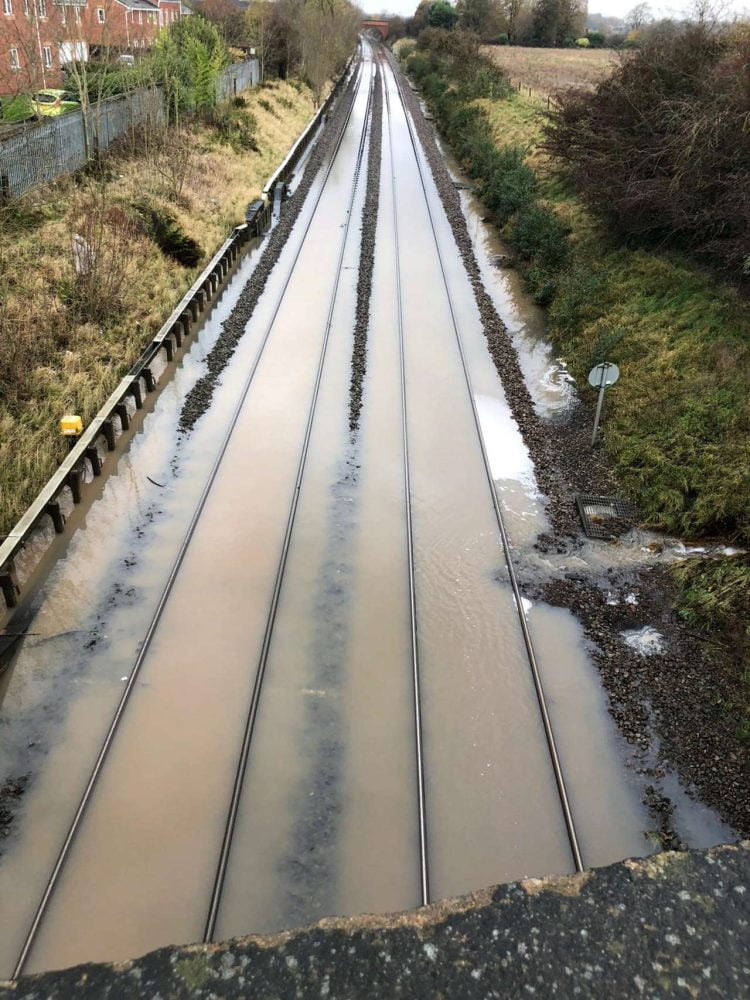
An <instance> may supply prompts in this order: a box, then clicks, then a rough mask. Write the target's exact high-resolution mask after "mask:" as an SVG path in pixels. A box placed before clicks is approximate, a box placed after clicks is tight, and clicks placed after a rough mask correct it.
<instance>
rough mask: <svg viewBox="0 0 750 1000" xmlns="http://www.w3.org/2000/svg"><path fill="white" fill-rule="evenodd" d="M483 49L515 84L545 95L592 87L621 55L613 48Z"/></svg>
mask: <svg viewBox="0 0 750 1000" xmlns="http://www.w3.org/2000/svg"><path fill="white" fill-rule="evenodd" d="M482 52H483V53H484V54H485V55H487V56H489V57H490V59H492V60H493V62H495V63H496V64H497V65H498V66H501V67H502V68H503V69H504V70H505V71H506V72H507V74H508V76H509V77H510V79H511V81H512V82H513V84H514V85H516V86H518V84H519V83H520V84H521V85H522V86H523V88H524V91H526V89H527V88H529V89H531V91H532V92H533V93H535V94H537V95H539V96H544V97H546V96H547V95H549V94H555V93H557V91H558V90H566V89H567V88H568V87H585V88H591V87H594V86H595V85H596V84H597V83H598V82H599V80H601V79H602V78H603V77H605V76H607V74H608V73H609V71H610V69H611V68H612V67H613V66H614V65H615V64H616V63H617V61H618V60H619V58H620V56H619V54H618V53H617V52H615V51H613V50H612V49H536V48H526V47H524V46H521V45H485V46H483V47H482Z"/></svg>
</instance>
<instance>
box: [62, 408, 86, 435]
mask: <svg viewBox="0 0 750 1000" xmlns="http://www.w3.org/2000/svg"><path fill="white" fill-rule="evenodd" d="M60 433H61V434H62V436H63V437H80V436H81V434H83V421H82V420H81V418H80V417H77V416H75V415H74V414H71V413H68V414H66V416H64V417H63V418H62V419H61V420H60Z"/></svg>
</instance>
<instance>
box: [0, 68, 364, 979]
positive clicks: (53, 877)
mask: <svg viewBox="0 0 750 1000" xmlns="http://www.w3.org/2000/svg"><path fill="white" fill-rule="evenodd" d="M361 77H362V67H361V64H360V67H359V77H358V79H357V82H356V83H355V85H354V86H355V88H356V90H358V89H359V86H360V85H361ZM355 99H356V92H355V94H354V95H353V97H352V101H351V105H350V107H349V109H348V112H347V115H346V117H345V120H344V123H343V125H342V128H341V133H340V135H339V136H338V137H337V140H336V144H335V146H334V148H333V151H332V153H331V157H330V160H329V163H328V166H327V168H326V172H325V175H324V177H323V183H322V184H321V186H320V190H319V191H318V194H317V196H316V198H315V202H314V204H313V207H312V211H311V213H310V217H309V219H308V221H307V224H306V226H305V229H304V231H303V234H302V239H301V240H300V243H299V246H298V247H297V250H296V251H295V255H294V257H293V259H292V262H291V265H290V267H289V271H288V273H287V276H286V278H285V280H284V284H283V286H282V288H281V291H280V293H279V296H278V299H277V301H276V303H275V305H274V309H273V313H272V315H271V318H270V319H269V321H268V324H267V326H266V329H265V331H264V333H263V336H262V338H261V341H260V344H259V346H258V350H257V352H256V355H255V358H254V359H253V363H252V366H251V368H250V371H249V372H248V375H247V378H246V379H245V382H244V384H243V387H242V392H241V394H240V398H239V401H238V402H237V405H236V406H235V409H234V411H233V413H232V416H231V418H230V422H229V426H228V428H227V431H226V433H225V435H224V437H223V439H222V442H221V445H220V447H219V451H218V453H217V456H216V459H215V461H214V463H213V465H212V467H211V471H210V473H209V476H208V479H207V480H206V483H205V486H204V487H203V490H202V492H201V495H200V498H199V500H198V503H197V505H196V507H195V510H194V512H193V515H192V517H191V519H190V523H189V525H188V528H187V531H186V533H185V536H184V538H183V540H182V543H181V545H180V548H179V550H178V553H177V557H176V558H175V561H174V563H173V565H172V568H171V570H170V573H169V577H168V578H167V582H166V584H165V586H164V589H163V590H162V593H161V596H160V598H159V601H158V604H157V606H156V610H155V611H154V614H153V617H152V618H151V621H150V623H149V626H148V628H147V630H146V634H145V636H144V639H143V641H142V643H141V647H140V650H139V652H138V656H137V658H136V660H135V663H134V665H133V669H132V671H131V674H130V677H129V678H128V682H127V684H126V685H125V688H124V690H123V693H122V696H121V698H120V701H119V703H118V705H117V708H116V710H115V713H114V716H113V718H112V722H111V723H110V726H109V729H108V730H107V733H106V735H105V737H104V741H103V743H102V746H101V748H100V750H99V754H98V755H97V758H96V762H95V764H94V767H93V769H92V771H91V774H90V776H89V780H88V782H87V784H86V787H85V789H84V792H83V795H82V796H81V799H80V801H79V803H78V807H77V809H76V812H75V814H74V816H73V820H72V822H71V824H70V827H69V829H68V832H67V835H66V837H65V840H64V841H63V845H62V847H61V849H60V852H59V854H58V856H57V859H56V861H55V864H54V867H53V869H52V872H51V874H50V877H49V879H48V881H47V885H46V887H45V889H44V893H43V894H42V898H41V900H40V902H39V905H38V907H37V909H36V912H35V914H34V918H33V920H32V922H31V925H30V927H29V930H28V931H27V933H26V937H25V939H24V943H23V946H22V948H21V951H20V953H19V957H18V961H17V962H16V965H15V968H14V970H13V973H12V977H11V978H12V979H13V980H16V979H18V977H19V976H20V975H21V974H22V972H23V969H24V966H25V965H26V961H27V959H28V957H29V953H30V951H31V949H32V947H33V944H34V941H35V939H36V936H37V934H38V932H39V928H40V926H41V924H42V921H43V919H44V915H45V913H46V910H47V907H48V905H49V902H50V899H51V898H52V895H53V893H54V890H55V887H56V886H57V882H58V880H59V877H60V874H61V872H62V870H63V867H64V865H65V862H66V860H67V858H68V854H69V853H70V849H71V847H72V845H73V842H74V840H75V838H76V835H77V833H78V830H79V828H80V824H81V821H82V819H83V816H84V813H85V812H86V809H87V807H88V804H89V802H90V800H91V797H92V795H93V793H94V790H95V787H96V784H97V782H98V780H99V776H100V774H101V772H102V769H103V767H104V763H105V760H106V757H107V754H108V753H109V749H110V747H111V745H112V743H113V741H114V738H115V735H116V732H117V729H118V727H119V724H120V721H121V719H122V717H123V715H124V713H125V709H126V707H127V704H128V702H129V700H130V695H131V693H132V691H133V688H134V687H135V683H136V681H137V679H138V676H139V674H140V670H141V667H142V665H143V663H144V661H145V659H146V654H147V653H148V650H149V648H150V646H151V642H152V640H153V637H154V635H155V633H156V630H157V627H158V625H159V622H160V620H161V617H162V615H163V612H164V609H165V607H166V605H167V602H168V600H169V597H170V594H171V592H172V588H173V586H174V582H175V580H176V578H177V575H178V573H179V571H180V568H181V566H182V563H183V561H184V558H185V554H186V553H187V550H188V548H189V546H190V542H191V540H192V538H193V535H194V534H195V529H196V527H197V525H198V521H199V519H200V517H201V514H202V513H203V509H204V507H205V505H206V501H207V500H208V496H209V493H210V492H211V488H212V487H213V484H214V481H215V479H216V476H217V474H218V471H219V467H220V465H221V462H222V459H223V458H224V454H225V453H226V450H227V447H228V446H229V441H230V439H231V437H232V434H233V432H234V428H235V425H236V423H237V420H238V419H239V415H240V412H241V411H242V408H243V406H244V403H245V400H246V398H247V395H248V392H249V390H250V386H251V384H252V382H253V379H254V377H255V373H256V371H257V369H258V365H259V364H260V360H261V357H262V355H263V352H264V350H265V347H266V344H267V343H268V339H269V336H270V334H271V330H272V329H273V326H274V324H275V321H276V317H277V315H278V312H279V310H280V308H281V304H282V301H283V299H284V295H285V293H286V290H287V288H288V286H289V283H290V281H291V279H292V275H293V274H294V270H295V268H296V265H297V261H298V260H299V257H300V254H301V253H302V248H303V246H304V245H305V242H306V240H307V236H308V234H309V232H310V229H311V227H312V222H313V219H314V218H315V213H316V211H317V208H318V205H319V204H320V200H321V198H322V196H323V192H324V191H325V189H326V186H327V183H328V179H329V177H330V175H331V172H332V170H333V166H334V163H335V161H336V158H337V155H338V152H339V149H340V148H341V144H342V142H343V139H344V135H345V133H346V130H347V126H348V124H349V120H350V118H351V115H352V111H353V109H354V102H355Z"/></svg>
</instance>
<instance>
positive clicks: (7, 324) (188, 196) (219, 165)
mask: <svg viewBox="0 0 750 1000" xmlns="http://www.w3.org/2000/svg"><path fill="white" fill-rule="evenodd" d="M245 97H246V99H247V102H248V107H249V110H250V111H252V113H253V114H254V115H255V116H256V118H257V121H258V132H257V140H258V145H259V151H258V152H253V153H251V152H245V153H237V152H234V151H233V150H232V149H230V148H229V147H227V146H221V145H218V144H217V143H216V142H215V140H214V139H213V137H212V135H211V133H209V132H208V131H206V130H203V129H200V130H197V131H196V132H195V134H194V136H193V143H194V151H193V154H192V158H191V159H192V162H191V169H190V170H189V172H188V176H187V178H186V180H185V183H184V187H183V190H182V192H181V196H180V199H179V201H178V202H177V203H175V202H172V201H169V200H168V199H167V198H166V197H165V190H164V179H163V177H162V176H160V174H159V171H158V169H157V168H156V166H155V165H154V163H153V162H149V161H148V160H147V159H146V158H138V157H132V156H126V155H123V156H121V157H117V156H113V157H111V158H110V159H109V160H108V162H107V167H108V177H107V179H106V181H104V182H102V181H100V180H96V179H84V180H81V181H78V182H76V181H74V180H73V179H71V178H67V179H64V180H61V181H60V182H58V183H57V184H55V185H53V186H50V187H49V188H46V189H43V190H39V191H36V192H33V193H32V194H30V195H28V196H27V197H26V198H25V199H24V200H23V202H22V203H21V204H16V205H15V206H13V209H12V211H6V212H5V214H4V215H3V216H0V535H2V534H4V533H6V532H7V531H8V530H9V528H10V527H11V526H12V524H13V523H14V522H15V521H16V520H17V518H18V517H19V516H20V515H21V513H22V512H23V510H24V509H25V507H26V506H27V505H28V504H29V503H30V502H31V500H32V499H33V497H34V496H35V495H36V493H37V492H38V490H39V489H40V487H41V486H42V484H43V483H44V482H45V480H46V479H47V478H48V477H49V476H50V475H51V474H52V472H53V471H54V469H55V468H56V467H57V465H58V464H59V462H60V461H61V459H62V458H63V457H64V448H63V446H62V442H61V441H60V440H59V437H58V434H57V422H58V420H59V418H60V416H61V415H62V414H63V413H66V412H74V413H79V414H80V415H81V416H82V417H83V419H84V422H86V421H87V420H89V419H90V418H91V417H92V416H93V415H94V414H95V413H96V411H97V410H98V408H99V406H101V404H102V403H103V402H104V400H105V399H106V398H107V396H108V395H109V393H110V392H111V391H112V389H113V388H114V386H115V385H116V384H117V381H118V380H119V379H120V378H121V377H122V375H123V374H124V373H125V372H126V371H127V370H128V368H129V367H130V366H131V365H132V363H133V362H134V360H135V359H136V357H137V356H138V354H139V353H140V351H141V350H142V349H143V347H144V346H145V344H146V343H147V342H148V340H149V339H150V338H151V337H152V336H153V335H154V333H156V331H157V330H158V329H159V327H160V326H161V324H162V323H163V322H164V320H165V319H166V317H167V316H168V315H169V313H170V311H171V310H172V308H173V307H174V304H175V302H176V301H177V300H178V298H179V297H180V295H182V294H183V293H184V291H185V290H186V289H187V288H188V287H189V286H190V284H191V283H192V281H193V280H194V275H195V271H194V270H188V269H186V268H183V267H181V266H180V265H179V264H177V263H175V262H174V261H172V260H170V259H168V258H166V257H164V256H163V255H162V253H161V252H160V251H159V250H158V248H157V247H156V245H155V244H154V243H152V242H151V240H149V239H148V238H147V237H146V236H145V235H140V236H135V237H134V240H135V243H136V246H135V249H136V253H135V255H134V260H133V262H132V265H128V266H129V267H130V268H131V270H130V273H129V280H128V281H127V282H125V283H124V295H123V301H122V302H121V303H120V304H119V308H118V309H117V310H115V311H114V312H112V313H111V314H110V315H109V317H108V318H105V319H100V320H99V321H97V322H94V321H92V320H91V319H89V320H88V321H83V320H81V319H80V318H78V317H77V310H76V308H75V287H76V282H75V275H74V270H73V261H72V253H71V247H70V238H71V232H72V231H73V230H74V229H75V228H76V224H75V220H74V218H73V216H74V214H75V213H76V211H77V210H78V209H79V208H80V205H81V200H82V198H84V199H85V198H87V197H88V198H91V199H96V200H100V199H103V200H104V201H105V202H106V205H107V211H108V212H110V213H111V212H114V213H117V212H118V211H121V210H122V211H126V212H131V211H132V210H131V206H132V204H133V203H135V202H139V201H142V200H143V199H144V198H147V199H148V200H149V201H150V202H151V203H152V204H155V205H157V206H159V207H161V208H163V209H164V210H165V211H168V212H169V213H170V214H172V215H174V216H175V217H176V218H177V220H178V222H179V223H180V225H181V226H182V228H183V230H184V231H185V232H186V233H187V234H188V235H189V236H191V237H193V238H194V239H195V240H197V241H198V242H199V243H200V245H201V246H202V248H203V249H204V251H205V253H206V255H210V254H211V253H213V252H214V251H215V249H216V248H217V247H218V246H219V245H220V244H221V242H222V241H223V240H224V239H225V238H226V235H227V232H228V231H229V229H230V228H231V227H232V226H233V225H236V224H237V223H238V222H239V221H241V220H242V219H243V218H244V212H245V208H246V206H247V204H248V203H249V202H250V201H251V200H252V199H253V198H256V197H258V195H259V193H260V190H261V188H262V186H263V184H264V182H265V180H266V178H267V177H268V175H269V174H270V173H271V172H272V170H273V169H274V167H275V166H276V164H277V163H279V162H280V160H281V159H282V158H283V157H284V155H285V154H286V152H287V150H288V148H289V147H290V145H291V144H292V142H293V141H294V139H295V138H296V136H297V135H298V134H299V132H300V131H301V130H302V128H303V126H304V125H305V124H306V122H307V121H308V119H309V117H310V115H311V114H312V110H313V106H312V99H311V96H310V92H309V90H307V89H302V90H301V91H298V90H297V89H295V88H294V87H292V86H291V85H290V84H288V83H283V82H279V83H276V84H274V85H273V86H267V87H264V88H263V89H262V90H261V91H257V90H256V91H249V92H247V93H246V94H245ZM260 99H263V100H264V101H266V102H269V103H270V105H271V107H272V111H268V110H266V109H265V108H263V107H262V106H260V105H259V103H258V102H259V100H260ZM102 187H103V188H104V190H102ZM129 255H130V254H129ZM200 266H201V265H199V267H200Z"/></svg>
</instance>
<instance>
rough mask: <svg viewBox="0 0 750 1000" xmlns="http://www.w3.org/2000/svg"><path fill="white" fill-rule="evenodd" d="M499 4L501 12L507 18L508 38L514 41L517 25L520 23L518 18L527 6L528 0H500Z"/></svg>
mask: <svg viewBox="0 0 750 1000" xmlns="http://www.w3.org/2000/svg"><path fill="white" fill-rule="evenodd" d="M498 5H499V7H500V12H501V14H502V16H503V17H504V19H505V23H506V26H507V32H508V38H509V39H510V40H511V41H513V40H514V39H515V37H516V26H517V24H518V18H519V15H520V14H521V12H522V11H523V9H524V7H526V6H527V0H498Z"/></svg>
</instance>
